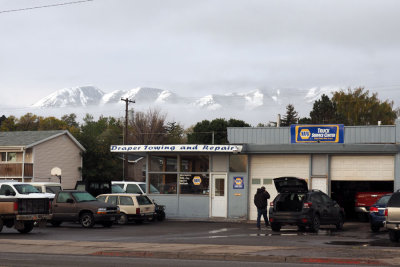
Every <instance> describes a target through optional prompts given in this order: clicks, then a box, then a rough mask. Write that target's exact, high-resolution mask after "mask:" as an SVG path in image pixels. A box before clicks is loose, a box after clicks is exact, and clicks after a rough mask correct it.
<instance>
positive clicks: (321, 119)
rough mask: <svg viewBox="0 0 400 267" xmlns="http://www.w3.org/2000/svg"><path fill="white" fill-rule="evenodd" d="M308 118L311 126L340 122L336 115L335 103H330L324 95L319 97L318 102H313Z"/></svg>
mask: <svg viewBox="0 0 400 267" xmlns="http://www.w3.org/2000/svg"><path fill="white" fill-rule="evenodd" d="M310 117H311V123H313V124H327V123H339V122H340V119H339V118H338V115H337V108H336V103H334V102H332V101H331V100H330V99H329V97H328V96H327V95H325V94H323V95H322V96H321V99H320V100H316V101H315V102H314V105H313V109H312V111H311V112H310Z"/></svg>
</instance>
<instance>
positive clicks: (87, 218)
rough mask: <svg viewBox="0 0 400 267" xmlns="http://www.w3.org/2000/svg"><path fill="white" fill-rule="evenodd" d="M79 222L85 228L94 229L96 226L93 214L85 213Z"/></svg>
mask: <svg viewBox="0 0 400 267" xmlns="http://www.w3.org/2000/svg"><path fill="white" fill-rule="evenodd" d="M79 221H80V223H81V225H82V227H84V228H92V227H93V226H94V218H93V215H92V214H91V213H88V212H85V213H83V214H82V215H81V217H80V218H79Z"/></svg>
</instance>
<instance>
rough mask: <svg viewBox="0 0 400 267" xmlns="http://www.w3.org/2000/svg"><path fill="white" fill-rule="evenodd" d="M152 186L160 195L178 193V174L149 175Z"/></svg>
mask: <svg viewBox="0 0 400 267" xmlns="http://www.w3.org/2000/svg"><path fill="white" fill-rule="evenodd" d="M149 178H150V184H152V185H153V186H154V187H155V188H156V189H157V190H158V191H159V192H160V194H176V193H177V187H176V185H177V183H176V180H177V174H167V173H151V174H149Z"/></svg>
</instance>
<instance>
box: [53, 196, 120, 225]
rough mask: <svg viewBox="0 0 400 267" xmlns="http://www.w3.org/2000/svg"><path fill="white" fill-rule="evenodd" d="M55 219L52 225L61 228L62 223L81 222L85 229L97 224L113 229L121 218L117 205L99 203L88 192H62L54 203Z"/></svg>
mask: <svg viewBox="0 0 400 267" xmlns="http://www.w3.org/2000/svg"><path fill="white" fill-rule="evenodd" d="M52 212H53V218H52V220H51V221H50V223H51V224H52V225H53V226H59V225H60V224H61V223H62V222H65V221H69V222H79V223H80V224H81V225H82V227H84V228H92V227H93V226H94V224H95V223H100V224H102V225H103V226H104V227H111V226H112V225H113V223H114V222H115V221H117V220H118V219H119V217H120V215H119V213H120V212H119V208H118V207H117V206H116V205H112V204H108V203H104V202H101V201H98V200H97V199H96V198H95V197H93V196H92V195H91V194H89V193H88V192H86V191H79V190H62V191H59V192H58V193H57V194H56V196H55V198H54V200H53V202H52Z"/></svg>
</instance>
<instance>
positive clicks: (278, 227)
mask: <svg viewBox="0 0 400 267" xmlns="http://www.w3.org/2000/svg"><path fill="white" fill-rule="evenodd" d="M271 229H272V231H274V232H279V231H280V230H281V225H280V224H279V223H271Z"/></svg>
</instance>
